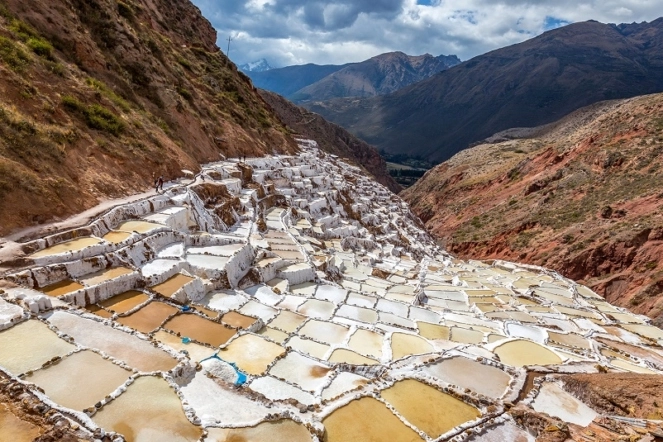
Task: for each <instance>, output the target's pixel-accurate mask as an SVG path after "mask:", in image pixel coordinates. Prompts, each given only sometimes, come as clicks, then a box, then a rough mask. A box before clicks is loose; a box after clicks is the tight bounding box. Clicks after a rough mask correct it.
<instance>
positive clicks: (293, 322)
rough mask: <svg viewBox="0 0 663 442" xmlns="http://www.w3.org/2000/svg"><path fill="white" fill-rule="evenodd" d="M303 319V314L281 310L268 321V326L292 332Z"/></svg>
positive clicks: (304, 318) (304, 319)
mask: <svg viewBox="0 0 663 442" xmlns="http://www.w3.org/2000/svg"><path fill="white" fill-rule="evenodd" d="M304 321H306V317H305V316H302V315H298V314H297V313H292V312H289V311H287V310H282V311H281V313H279V314H278V316H277V317H276V318H274V319H273V320H272V322H270V323H269V326H270V327H273V328H278V329H279V330H283V331H284V332H286V333H292V332H294V331H295V330H297V328H299V326H300V325H302V324H303V323H304Z"/></svg>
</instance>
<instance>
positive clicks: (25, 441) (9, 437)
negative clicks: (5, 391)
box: [0, 403, 41, 442]
mask: <svg viewBox="0 0 663 442" xmlns="http://www.w3.org/2000/svg"><path fill="white" fill-rule="evenodd" d="M40 433H41V432H40V431H39V428H37V427H36V426H34V425H32V424H31V423H30V422H27V421H24V420H22V419H19V418H17V417H16V416H15V415H14V414H13V413H12V412H11V411H9V409H8V408H7V407H6V406H5V404H1V403H0V440H1V441H8V442H9V441H11V442H32V441H33V440H35V439H36V438H37V437H38V436H39V434H40Z"/></svg>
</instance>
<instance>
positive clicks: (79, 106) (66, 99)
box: [62, 95, 85, 112]
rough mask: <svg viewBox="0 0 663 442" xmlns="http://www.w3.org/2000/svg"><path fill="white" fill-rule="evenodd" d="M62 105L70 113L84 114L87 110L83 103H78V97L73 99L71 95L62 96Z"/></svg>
mask: <svg viewBox="0 0 663 442" xmlns="http://www.w3.org/2000/svg"><path fill="white" fill-rule="evenodd" d="M62 105H63V106H64V107H65V108H66V109H67V110H70V111H74V112H83V111H84V110H85V106H83V103H81V102H80V101H78V99H77V98H76V97H72V96H71V95H63V96H62Z"/></svg>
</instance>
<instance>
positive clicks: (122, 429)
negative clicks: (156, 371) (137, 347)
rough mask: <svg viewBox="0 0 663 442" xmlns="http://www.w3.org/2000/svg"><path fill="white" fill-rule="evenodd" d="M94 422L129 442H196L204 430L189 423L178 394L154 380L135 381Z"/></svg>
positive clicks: (152, 378)
mask: <svg viewBox="0 0 663 442" xmlns="http://www.w3.org/2000/svg"><path fill="white" fill-rule="evenodd" d="M92 420H93V421H94V422H95V423H97V424H98V425H99V426H101V427H104V428H106V429H108V430H111V431H115V432H118V433H121V434H123V435H124V437H125V438H126V440H127V442H161V441H164V440H168V441H173V442H193V441H197V440H198V439H199V438H200V436H201V435H202V429H201V428H200V427H197V426H195V425H193V424H192V423H191V422H189V421H188V420H187V418H186V416H185V415H184V411H183V410H182V404H181V403H180V400H179V398H178V397H177V394H176V393H175V391H174V390H173V389H172V388H171V387H170V386H169V385H168V383H167V382H166V381H165V380H163V379H161V378H158V377H154V376H144V377H140V378H138V379H136V381H135V382H134V383H133V384H132V385H130V386H129V388H128V389H127V391H126V392H124V393H122V394H121V395H120V396H119V397H118V398H117V399H115V400H113V401H111V402H110V403H108V404H106V405H105V406H104V407H102V408H101V410H99V411H98V412H97V413H96V414H95V415H94V416H93V417H92Z"/></svg>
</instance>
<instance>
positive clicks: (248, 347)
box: [218, 334, 285, 375]
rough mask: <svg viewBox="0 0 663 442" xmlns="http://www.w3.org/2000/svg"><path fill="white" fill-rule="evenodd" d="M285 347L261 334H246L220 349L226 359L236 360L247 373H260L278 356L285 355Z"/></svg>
mask: <svg viewBox="0 0 663 442" xmlns="http://www.w3.org/2000/svg"><path fill="white" fill-rule="evenodd" d="M284 353H285V349H284V348H283V347H281V346H280V345H277V344H274V343H273V342H269V341H267V340H266V339H263V338H261V337H259V336H256V335H252V334H246V335H242V336H240V337H239V338H237V339H235V340H234V341H232V342H231V343H230V344H229V345H228V347H226V348H223V349H221V350H220V351H219V353H218V354H219V357H220V358H221V359H223V360H224V361H229V362H234V363H235V364H237V366H238V367H239V368H240V369H241V370H242V371H244V372H245V373H248V374H252V375H259V374H262V373H264V372H265V370H267V367H268V366H269V365H270V364H271V363H272V362H274V360H275V359H276V358H278V357H279V356H281V355H283V354H284Z"/></svg>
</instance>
